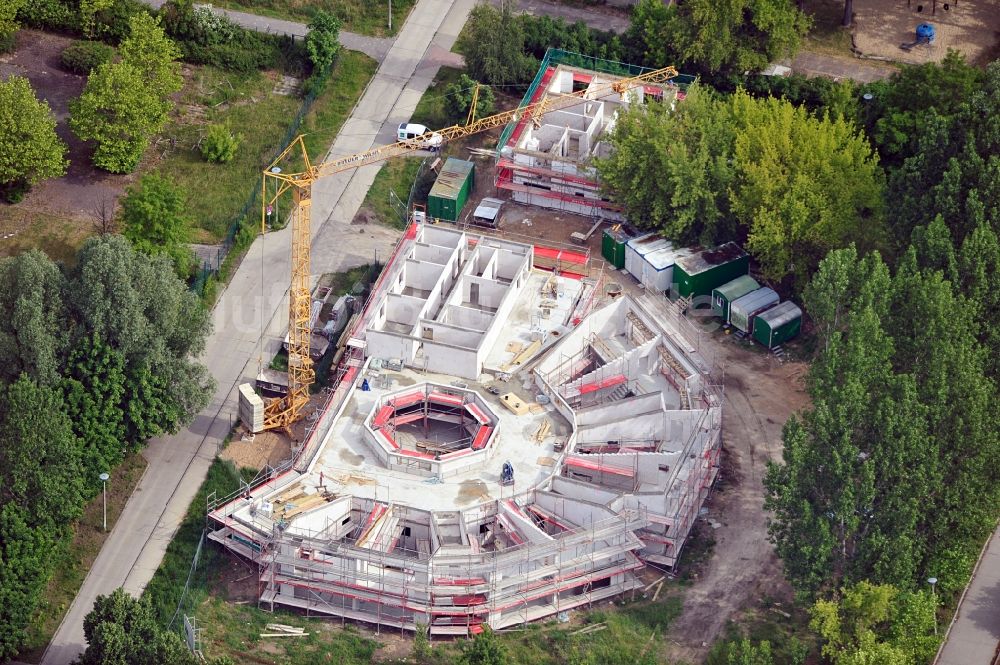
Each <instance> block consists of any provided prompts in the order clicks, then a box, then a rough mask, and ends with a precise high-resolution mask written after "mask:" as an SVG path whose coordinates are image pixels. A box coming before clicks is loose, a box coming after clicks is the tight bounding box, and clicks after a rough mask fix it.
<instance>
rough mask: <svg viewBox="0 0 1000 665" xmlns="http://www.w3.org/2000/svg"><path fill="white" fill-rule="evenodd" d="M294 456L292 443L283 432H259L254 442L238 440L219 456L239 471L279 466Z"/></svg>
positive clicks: (231, 443)
mask: <svg viewBox="0 0 1000 665" xmlns="http://www.w3.org/2000/svg"><path fill="white" fill-rule="evenodd" d="M291 456H292V442H291V440H290V439H289V438H288V436H287V435H286V434H284V433H283V432H259V433H257V434H255V435H254V437H253V439H252V440H244V439H242V438H236V439H234V440H233V441H231V442H230V443H229V445H228V446H226V449H225V450H223V451H222V454H221V455H219V457H221V458H222V459H224V460H229V461H231V462H232V463H233V464H235V465H236V468H237V469H242V468H250V469H263V468H264V467H265V466H272V467H274V466H277V465H279V464H281V463H282V462H283V461H285V460H286V459H288V458H289V457H291Z"/></svg>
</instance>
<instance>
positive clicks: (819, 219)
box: [730, 92, 883, 288]
mask: <svg viewBox="0 0 1000 665" xmlns="http://www.w3.org/2000/svg"><path fill="white" fill-rule="evenodd" d="M730 103H731V104H732V107H733V115H734V117H735V118H736V121H737V123H738V124H739V126H740V128H741V130H742V131H739V133H738V134H737V137H736V144H735V147H734V150H733V158H734V161H735V164H736V169H737V176H736V184H735V185H734V187H733V191H732V193H731V205H732V208H733V213H734V215H735V216H736V217H737V218H738V219H740V220H741V221H742V222H743V223H744V224H745V225H747V226H748V227H749V231H750V232H749V237H748V240H747V244H748V247H749V249H750V250H751V252H752V253H753V254H754V256H755V257H756V258H757V260H758V261H760V263H761V269H762V272H763V274H764V276H765V277H767V278H769V279H772V280H781V279H783V278H785V277H786V276H788V275H790V276H792V277H794V278H795V280H796V282H797V283H798V284H799V285H800V288H801V287H802V286H804V285H805V284H806V283H807V281H808V279H809V276H810V275H811V274H812V272H813V271H814V270H815V268H816V265H817V264H818V263H819V261H820V259H822V258H823V256H824V255H825V254H826V252H827V251H829V250H830V249H835V248H838V247H844V246H845V245H847V244H848V243H849V242H857V243H859V244H861V245H863V246H865V247H869V248H870V247H873V246H875V245H876V244H877V243H878V242H879V241H881V240H882V238H881V237H880V228H881V217H880V214H881V207H882V192H883V174H882V171H881V169H880V168H879V166H878V161H877V159H876V157H875V156H874V154H873V153H872V150H871V147H870V146H869V145H868V142H867V141H866V140H865V138H864V137H863V136H862V135H861V134H860V133H859V132H858V130H857V129H856V128H855V127H854V125H853V124H851V123H849V122H846V121H844V120H842V119H841V120H832V119H830V118H829V117H823V118H815V117H813V116H811V115H810V114H809V113H808V112H807V111H806V110H805V108H803V107H801V106H798V107H795V106H792V105H791V104H790V103H788V102H787V101H783V100H778V99H773V98H772V99H765V100H754V99H752V98H751V97H750V96H749V95H747V94H745V93H743V92H737V93H736V94H735V95H733V97H732V98H731V100H730Z"/></svg>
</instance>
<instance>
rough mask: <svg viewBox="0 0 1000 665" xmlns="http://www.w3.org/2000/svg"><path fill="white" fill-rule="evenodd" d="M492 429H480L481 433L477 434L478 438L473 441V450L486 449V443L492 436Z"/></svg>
mask: <svg viewBox="0 0 1000 665" xmlns="http://www.w3.org/2000/svg"><path fill="white" fill-rule="evenodd" d="M492 432H493V428H492V427H480V428H479V431H478V432H476V438H475V439H473V440H472V449H473V450H482V449H483V448H485V447H486V442H487V441H489V439H490V434H492Z"/></svg>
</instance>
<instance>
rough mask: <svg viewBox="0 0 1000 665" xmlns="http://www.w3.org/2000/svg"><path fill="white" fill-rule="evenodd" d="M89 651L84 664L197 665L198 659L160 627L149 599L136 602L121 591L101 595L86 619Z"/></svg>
mask: <svg viewBox="0 0 1000 665" xmlns="http://www.w3.org/2000/svg"><path fill="white" fill-rule="evenodd" d="M83 633H84V637H85V638H86V640H87V650H86V651H84V652H83V655H82V656H81V657H80V661H79V662H80V664H81V665H109V664H110V665H141V664H144V663H162V664H163V665H194V663H197V662H198V661H197V659H195V657H194V656H193V655H192V654H191V653H190V652H189V651H188V650H187V647H186V646H185V644H184V642H183V641H181V638H180V636H178V635H177V634H176V633H173V632H170V631H166V630H163V629H162V628H160V626H159V624H157V622H156V619H155V617H154V615H153V610H152V607H151V605H150V603H149V599H148V598H140V599H139V600H136V599H135V598H132V596H130V595H128V594H127V593H125V591H124V589H121V588H118V589H116V590H115V591H113V592H112V593H111V594H109V595H107V596H98V597H97V600H96V601H95V602H94V609H93V610H91V612H90V613H89V614H88V615H87V616H86V617H85V618H84V620H83Z"/></svg>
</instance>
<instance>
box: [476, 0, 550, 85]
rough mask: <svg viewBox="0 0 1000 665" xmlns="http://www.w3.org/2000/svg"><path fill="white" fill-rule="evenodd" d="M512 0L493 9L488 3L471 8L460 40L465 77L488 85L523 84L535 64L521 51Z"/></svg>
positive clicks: (521, 39)
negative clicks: (467, 76)
mask: <svg viewBox="0 0 1000 665" xmlns="http://www.w3.org/2000/svg"><path fill="white" fill-rule="evenodd" d="M515 5H516V2H514V0H509V1H508V2H505V3H504V4H503V7H502V8H501V9H497V8H496V7H493V6H492V5H489V4H480V5H476V6H475V7H473V8H472V12H470V14H469V20H468V21H467V22H466V24H465V29H464V30H463V33H462V34H463V36H462V39H461V41H460V44H459V46H460V48H461V51H462V54H463V55H465V65H466V68H467V69H468V72H469V76H471V77H472V78H473V79H475V80H477V81H483V82H485V83H488V84H489V85H510V84H519V83H521V84H523V83H527V82H528V81H529V80H530V79H531V77H532V76H533V75H534V68H535V67H536V66H537V64H536V63H535V61H534V59H533V58H531V57H530V56H527V55H525V54H524V28H523V27H522V24H521V22H520V21H518V20H517V16H516V15H515V14H514V10H515V8H516V7H515Z"/></svg>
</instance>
